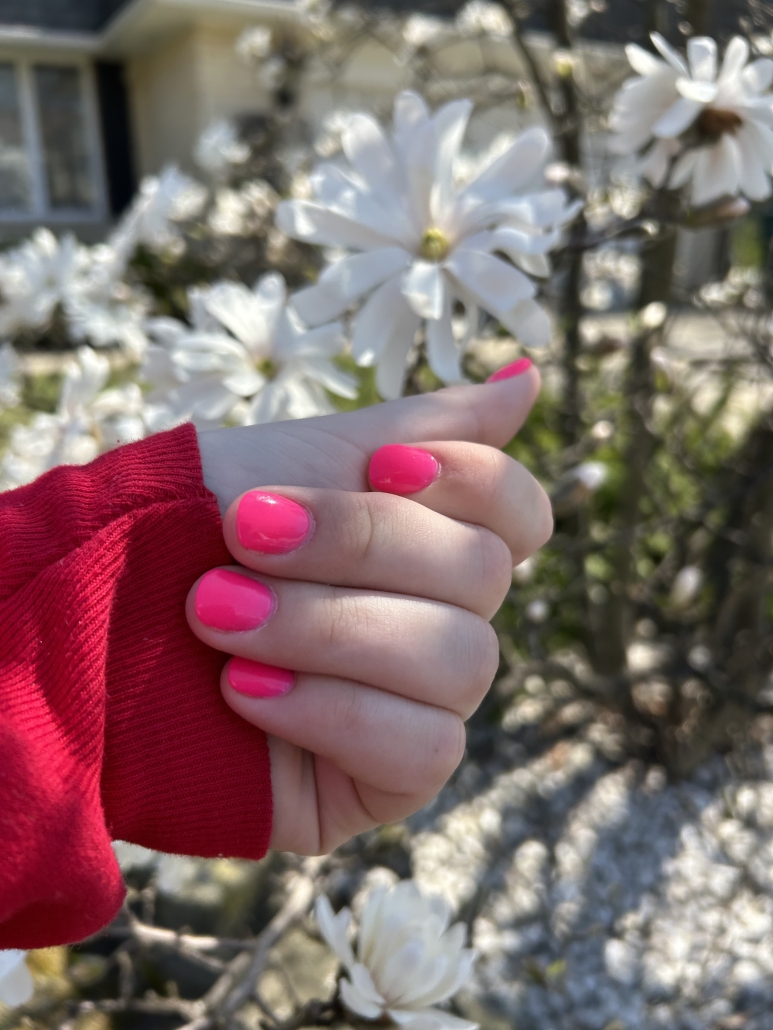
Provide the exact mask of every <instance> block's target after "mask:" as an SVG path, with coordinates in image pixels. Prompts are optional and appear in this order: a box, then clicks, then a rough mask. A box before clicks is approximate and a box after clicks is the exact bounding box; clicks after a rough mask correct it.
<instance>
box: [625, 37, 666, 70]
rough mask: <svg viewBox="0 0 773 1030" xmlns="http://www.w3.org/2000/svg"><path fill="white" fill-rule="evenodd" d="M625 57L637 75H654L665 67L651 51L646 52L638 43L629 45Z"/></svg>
mask: <svg viewBox="0 0 773 1030" xmlns="http://www.w3.org/2000/svg"><path fill="white" fill-rule="evenodd" d="M625 56H626V57H627V58H628V63H629V64H630V66H631V67H632V68H633V70H634V71H635V72H636V74H637V75H653V74H655V73H656V72H659V71H660V69H661V68H662V67H663V65H662V63H661V62H660V61H659V60H658V59H657V57H655V55H654V54H651V53H650V52H649V50H645V49H644V48H643V47H640V46H638V45H637V44H636V43H629V44H628V46H627V47H626V48H625Z"/></svg>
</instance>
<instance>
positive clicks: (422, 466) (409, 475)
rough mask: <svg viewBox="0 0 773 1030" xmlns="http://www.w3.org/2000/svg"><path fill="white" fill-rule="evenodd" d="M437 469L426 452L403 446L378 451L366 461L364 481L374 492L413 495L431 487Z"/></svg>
mask: <svg viewBox="0 0 773 1030" xmlns="http://www.w3.org/2000/svg"><path fill="white" fill-rule="evenodd" d="M439 472H440V465H439V464H438V462H437V459H436V458H434V457H433V456H432V455H431V454H430V453H429V451H423V450H421V448H419V447H405V446H404V445H403V444H399V443H395V444H387V446H386V447H380V448H379V449H378V450H377V451H376V453H375V454H374V455H373V457H372V458H371V459H370V465H369V467H368V479H369V480H370V485H371V486H372V487H373V489H374V490H382V491H383V492H384V493H388V494H415V493H417V492H418V491H419V490H424V489H425V488H426V487H428V486H429V485H430V483H434V481H435V480H436V479H437V477H438V473H439Z"/></svg>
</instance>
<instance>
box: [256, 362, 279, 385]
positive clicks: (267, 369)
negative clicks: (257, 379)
mask: <svg viewBox="0 0 773 1030" xmlns="http://www.w3.org/2000/svg"><path fill="white" fill-rule="evenodd" d="M257 368H258V372H260V374H261V375H262V376H265V377H266V379H269V380H271V379H273V378H274V377H275V376H276V374H277V372H278V371H279V368H278V366H277V365H276V363H275V362H273V361H272V360H271V358H263V359H262V360H261V361H259V362H258V364H257Z"/></svg>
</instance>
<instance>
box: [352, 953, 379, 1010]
mask: <svg viewBox="0 0 773 1030" xmlns="http://www.w3.org/2000/svg"><path fill="white" fill-rule="evenodd" d="M350 975H351V980H352V984H353V986H354V988H355V989H356V990H357V991H358V992H359V993H360V994H361V995H362V997H363V998H365V1000H366V1001H369V1002H371V1003H372V1004H375V1005H379V1006H381V1007H382V1008H383V1006H384V1004H385V1002H384V998H383V995H382V994H381V992H380V991H379V990H378V988H377V987H376V985H375V984H374V983H373V977H372V976H371V975H370V970H369V969H368V968H367V967H366V966H364V965H363V964H362V963H361V962H357V963H356V964H355V965H353V966H352V969H351V974H350Z"/></svg>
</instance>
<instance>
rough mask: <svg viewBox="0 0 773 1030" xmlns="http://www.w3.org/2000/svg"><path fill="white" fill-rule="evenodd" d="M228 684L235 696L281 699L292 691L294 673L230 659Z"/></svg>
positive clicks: (242, 660) (259, 663) (261, 664)
mask: <svg viewBox="0 0 773 1030" xmlns="http://www.w3.org/2000/svg"><path fill="white" fill-rule="evenodd" d="M228 682H229V683H230V685H231V686H232V687H233V689H234V690H235V691H236V693H237V694H244V696H245V697H281V696H282V694H287V693H288V692H289V691H290V690H291V689H292V685H293V683H294V682H295V673H294V672H291V671H290V670H289V669H279V668H277V666H276V665H264V664H263V662H251V661H250V660H249V659H247V658H232V659H231V661H230V662H229V663H228Z"/></svg>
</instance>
